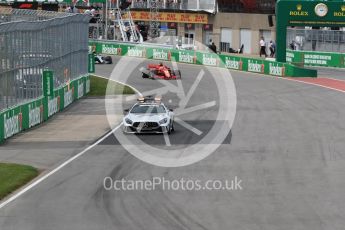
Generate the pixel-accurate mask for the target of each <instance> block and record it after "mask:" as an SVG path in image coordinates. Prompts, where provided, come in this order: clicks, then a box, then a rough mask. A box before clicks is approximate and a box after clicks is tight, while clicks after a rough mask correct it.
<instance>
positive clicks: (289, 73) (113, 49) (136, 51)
mask: <svg viewBox="0 0 345 230" xmlns="http://www.w3.org/2000/svg"><path fill="white" fill-rule="evenodd" d="M89 50H90V51H95V52H96V53H102V54H108V55H118V56H130V57H139V58H147V59H153V60H162V61H176V62H180V63H188V64H197V65H206V66H214V67H222V68H228V69H234V70H240V71H248V72H253V73H260V74H267V75H273V76H281V77H285V76H286V77H317V71H316V70H308V69H304V68H300V67H298V66H296V65H294V64H291V63H280V62H275V61H266V60H263V59H255V58H246V57H242V56H231V55H217V54H214V53H208V52H196V51H189V50H176V49H167V48H151V47H145V46H139V45H138V46H134V45H130V44H129V45H126V44H117V43H109V42H107V43H104V42H100V41H92V40H91V41H90V42H89ZM289 55H292V54H289ZM295 56H296V61H294V62H296V63H298V62H299V61H298V59H297V57H298V55H295Z"/></svg>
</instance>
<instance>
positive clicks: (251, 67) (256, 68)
mask: <svg viewBox="0 0 345 230" xmlns="http://www.w3.org/2000/svg"><path fill="white" fill-rule="evenodd" d="M264 70H265V65H264V64H260V63H258V62H257V61H255V62H254V61H252V60H248V71H250V72H255V73H263V72H264Z"/></svg>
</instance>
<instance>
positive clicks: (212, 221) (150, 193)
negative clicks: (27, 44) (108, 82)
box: [0, 58, 345, 230]
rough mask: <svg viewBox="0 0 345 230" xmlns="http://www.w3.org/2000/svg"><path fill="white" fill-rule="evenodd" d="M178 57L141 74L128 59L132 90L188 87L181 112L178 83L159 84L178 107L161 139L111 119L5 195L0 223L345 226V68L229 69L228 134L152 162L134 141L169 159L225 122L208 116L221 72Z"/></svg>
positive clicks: (214, 110) (103, 68) (5, 227)
mask: <svg viewBox="0 0 345 230" xmlns="http://www.w3.org/2000/svg"><path fill="white" fill-rule="evenodd" d="M141 61H143V60H138V59H127V60H125V62H124V63H125V64H124V66H125V67H126V68H127V67H128V65H126V62H127V64H128V63H131V65H134V64H137V63H138V62H140V63H139V64H138V66H146V65H148V64H150V63H151V62H152V61H143V62H142V63H141ZM114 62H115V63H117V62H119V60H118V59H117V58H115V60H114ZM133 63H134V64H133ZM165 64H166V65H172V64H171V63H165ZM177 66H178V68H179V69H180V71H181V74H182V80H181V81H164V80H151V79H143V78H142V77H141V75H140V72H139V71H138V68H137V67H135V68H133V70H129V69H128V71H127V72H129V76H128V78H127V79H126V83H127V84H129V85H131V86H133V87H134V88H135V89H137V90H138V91H139V92H141V93H153V92H156V90H157V89H161V88H164V87H167V86H169V87H170V89H171V87H172V86H176V87H179V86H180V87H182V88H183V92H184V94H185V95H184V96H185V97H188V100H187V103H186V102H184V103H186V105H185V108H186V109H187V111H185V113H182V112H180V111H179V110H178V108H179V107H180V106H181V104H180V101H181V98H180V95H179V94H178V93H181V92H182V91H178V92H170V91H169V92H166V91H159V93H160V94H161V95H160V96H161V97H162V101H163V102H164V103H165V104H166V105H167V106H168V107H171V108H173V109H174V112H175V113H177V114H178V113H179V112H180V114H178V116H177V118H179V119H180V121H179V122H176V125H175V132H173V133H172V134H171V135H169V144H167V141H166V139H165V136H164V135H151V134H146V135H132V134H130V135H126V140H129V141H128V142H125V141H123V140H122V139H121V133H122V131H121V128H120V127H115V126H114V130H113V131H112V132H110V133H108V134H107V135H105V136H103V137H102V138H101V139H99V140H98V141H97V142H96V143H95V144H94V145H93V146H91V147H89V148H88V149H86V151H83V152H81V153H79V154H78V155H76V157H74V158H72V159H70V160H69V161H67V162H66V163H65V164H63V165H61V166H60V167H59V168H57V170H55V171H53V173H51V174H50V175H49V176H48V177H46V178H44V180H41V181H39V183H36V184H34V185H33V186H31V187H29V189H27V190H26V191H25V192H24V193H23V194H21V195H20V196H18V197H16V199H13V200H11V202H9V203H7V204H6V205H5V206H3V207H2V208H1V209H0V229H2V230H9V229H27V230H31V229H32V230H33V229H35V230H37V229H42V230H43V229H52V230H55V229H56V230H60V229H74V230H78V229H83V230H85V229H121V230H122V229H157V230H158V229H229V228H230V229H272V230H273V229H274V230H277V229H317V230H318V229H320V230H321V229H341V228H342V226H344V224H345V223H344V218H343V217H344V214H343V213H345V207H344V206H343V204H344V202H345V197H344V196H343V194H344V192H345V181H344V180H343V178H344V176H345V167H344V164H345V162H344V159H345V155H344V151H343V150H344V149H345V140H344V130H345V126H344V124H345V122H344V120H345V100H344V96H345V95H344V94H343V88H342V87H343V80H344V78H345V75H344V72H341V71H339V70H334V72H331V73H330V71H333V70H323V69H322V70H320V72H321V73H322V74H321V75H322V77H320V78H319V79H286V78H276V77H268V76H263V75H257V74H251V73H244V72H237V71H233V72H231V76H232V78H233V82H234V86H235V90H236V114H235V117H234V121H233V124H232V126H231V129H230V131H229V132H228V134H227V135H226V138H225V139H224V140H221V141H220V142H216V141H217V140H216V141H213V142H211V144H217V148H216V149H215V150H214V151H213V152H212V154H210V155H208V156H207V157H205V158H204V159H202V160H200V161H197V162H195V163H194V164H190V165H187V166H183V167H161V166H156V165H153V164H151V163H152V162H155V163H157V162H158V161H153V160H152V159H151V158H150V152H142V155H140V154H139V155H136V154H138V153H135V152H134V151H133V148H134V147H138V146H139V148H142V149H145V150H146V149H147V148H148V147H150V148H154V149H159V150H160V152H156V151H152V155H153V156H154V157H161V158H164V157H166V158H167V159H169V157H170V156H169V153H172V154H176V152H169V151H170V150H172V149H173V150H176V149H177V150H179V152H180V154H181V156H179V155H174V156H173V157H175V158H177V159H178V158H179V157H183V156H184V155H186V154H188V153H186V152H184V150H185V149H188V148H189V147H191V146H199V147H200V146H201V148H200V149H201V150H202V149H203V148H204V147H205V146H207V145H208V144H210V143H207V140H208V139H204V138H205V137H206V136H207V133H208V132H210V130H211V129H212V128H213V127H214V126H216V127H217V125H218V124H221V125H222V124H224V123H223V120H219V119H217V117H218V116H217V114H218V112H219V109H220V106H219V105H220V103H219V101H220V99H219V97H220V94H221V93H222V92H220V91H219V89H218V85H217V82H216V79H215V78H217V77H220V76H213V75H212V70H209V69H203V67H200V66H193V65H184V64H178V65H177ZM113 69H114V66H112V65H99V66H97V67H96V71H97V74H98V75H101V76H105V77H110V76H111V75H112V71H113ZM201 70H203V71H202V72H203V74H202V77H200V76H201V75H200V71H201ZM330 78H338V79H330ZM167 84H169V85H167ZM188 92H193V93H190V94H188ZM227 93H231V92H227ZM122 100H123V107H124V108H128V107H129V106H131V105H132V104H133V103H135V98H131V99H129V100H127V99H122ZM213 101H215V103H209V102H213ZM207 103H209V104H207ZM205 104H206V106H205ZM182 105H183V104H182ZM200 105H203V106H201V107H200ZM188 108H193V109H191V110H188ZM111 112H113V113H115V112H120V111H117V110H116V111H111ZM121 112H122V111H121ZM218 128H219V129H220V128H221V127H219V126H218ZM113 134H114V135H113ZM200 141H201V143H200ZM201 150H200V152H202V151H201ZM145 154H146V155H145ZM154 157H153V158H154ZM194 157H197V156H194ZM141 158H142V159H141ZM150 161H152V162H151V163H148V162H150ZM158 163H161V162H158ZM158 163H157V164H158ZM147 181H151V182H152V181H155V183H156V184H157V186H156V187H152V183H151V186H149V185H150V183H149V182H147ZM215 181H216V182H215ZM146 182H147V184H148V185H147V186H146V187H145V186H144V185H143V184H145V183H146ZM133 184H134V185H138V186H137V187H136V186H134V187H131V185H133ZM140 185H143V186H140ZM128 186H129V187H128Z"/></svg>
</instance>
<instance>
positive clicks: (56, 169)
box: [0, 122, 122, 209]
mask: <svg viewBox="0 0 345 230" xmlns="http://www.w3.org/2000/svg"><path fill="white" fill-rule="evenodd" d="M121 126H122V122H121V124H119V125H118V126H116V127H115V128H114V129H112V130H111V131H109V132H108V133H107V134H106V135H104V136H103V137H102V138H101V139H99V140H98V141H96V142H95V143H94V144H92V145H90V146H89V147H87V148H86V149H84V150H83V151H82V152H80V153H78V154H77V155H75V156H73V157H72V158H70V159H68V160H67V161H65V162H64V163H62V164H61V165H59V166H58V167H56V168H55V169H53V170H52V171H50V172H48V173H47V174H45V175H43V176H42V177H40V178H38V179H37V180H36V181H34V182H33V183H31V184H29V185H27V186H25V187H24V188H23V189H21V190H20V191H19V192H17V193H16V194H14V195H13V196H11V197H10V198H8V199H7V200H5V201H4V202H2V203H0V209H1V208H3V207H5V206H6V205H8V204H9V203H11V202H12V201H14V200H16V199H17V198H19V197H20V196H22V195H23V194H24V193H26V192H27V191H29V190H31V189H32V188H34V187H35V186H37V185H38V184H40V183H41V182H42V181H44V180H46V179H47V178H48V177H50V176H51V175H53V174H55V173H57V172H58V171H60V170H61V169H62V168H63V167H65V166H66V165H68V164H69V163H71V162H72V161H74V160H76V159H78V158H79V157H80V156H82V155H84V154H85V153H86V152H88V151H89V150H91V149H92V148H94V147H95V146H96V145H98V144H99V143H101V142H102V141H104V140H105V139H106V138H108V137H109V136H110V135H111V134H113V133H114V132H115V131H116V130H118V129H119V128H120V127H121Z"/></svg>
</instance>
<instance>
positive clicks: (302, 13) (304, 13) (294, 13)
mask: <svg viewBox="0 0 345 230" xmlns="http://www.w3.org/2000/svg"><path fill="white" fill-rule="evenodd" d="M296 9H297V10H294V11H290V16H308V14H309V13H308V11H302V5H301V4H298V5H297V6H296Z"/></svg>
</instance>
